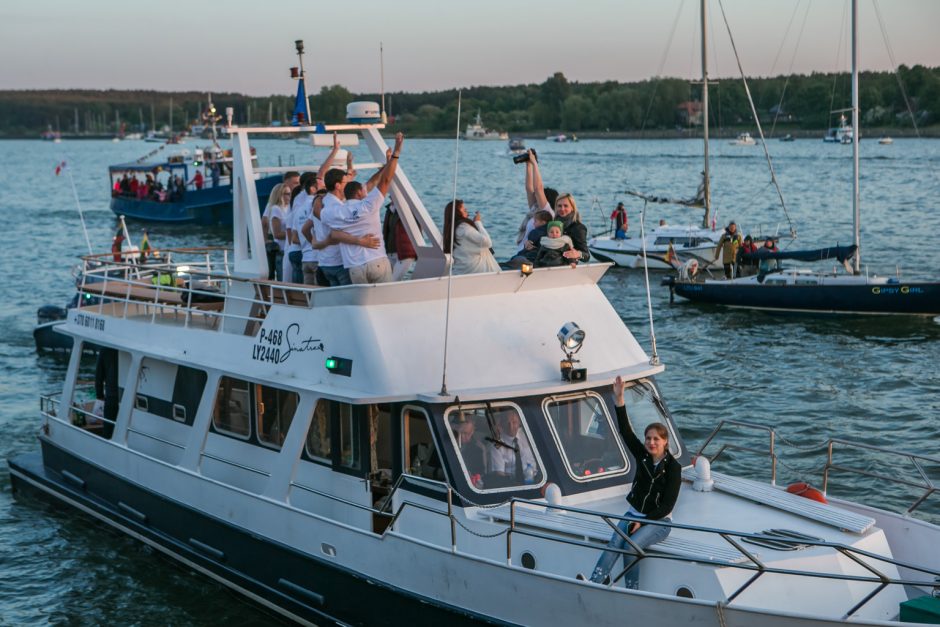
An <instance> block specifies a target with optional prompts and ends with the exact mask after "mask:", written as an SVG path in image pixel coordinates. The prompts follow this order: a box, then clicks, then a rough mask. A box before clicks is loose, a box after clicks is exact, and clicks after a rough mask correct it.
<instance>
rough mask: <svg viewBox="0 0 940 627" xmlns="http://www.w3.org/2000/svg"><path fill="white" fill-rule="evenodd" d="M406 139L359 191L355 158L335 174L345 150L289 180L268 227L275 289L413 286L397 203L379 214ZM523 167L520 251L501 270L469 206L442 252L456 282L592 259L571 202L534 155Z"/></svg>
mask: <svg viewBox="0 0 940 627" xmlns="http://www.w3.org/2000/svg"><path fill="white" fill-rule="evenodd" d="M403 141H404V139H403V137H402V136H401V134H400V133H399V134H398V135H396V138H395V147H394V148H393V149H389V151H388V152H387V154H386V163H385V164H384V165H383V166H382V167H381V168H379V170H378V171H377V172H376V173H375V175H373V176H372V178H370V179H369V180H368V181H366V182H364V183H360V182H359V181H356V180H355V178H356V170H355V169H354V167H353V159H352V155H351V154H349V153H347V157H346V164H345V168H338V167H334V163H333V162H334V160H335V159H336V157H337V154H338V153H339V148H340V145H339V140H338V139H337V138H336V137H335V136H334V141H333V149H332V150H331V152H330V154H329V155H328V156H327V158H326V159H325V161H324V162H323V164H322V165H321V166H320V169H319V170H318V171H317V172H315V173H314V172H306V173H304V174H301V173H299V172H287V173H286V174H285V175H284V179H283V182H282V183H281V184H279V185H276V186H275V187H274V189H273V190H272V191H271V195H270V197H269V198H268V203H267V206H266V208H265V211H264V214H263V216H262V219H261V222H262V227H263V229H264V233H265V236H266V238H267V241H266V251H267V255H268V267H269V277H268V278H269V279H276V280H279V281H288V282H292V283H302V284H306V285H319V286H336V285H350V284H358V283H385V282H388V281H399V280H402V279H403V278H406V276H407V274H408V272H409V270H410V269H411V268H412V267H413V265H414V262H415V261H416V259H417V254H416V252H415V248H414V244H413V242H412V241H411V239H410V238H409V236H408V233H407V231H406V230H405V228H404V224H403V222H402V220H401V218H400V216H399V215H398V208H397V207H396V206H395V203H394V201H393V202H391V203H389V204H388V205H387V209H388V211H387V212H386V214H385V217H384V220H382V219H381V213H380V211H381V207H382V205H383V204H384V203H385V196H386V195H387V194H388V192H389V188H390V186H391V182H392V179H393V178H394V175H395V171H396V167H397V159H398V157H399V155H400V153H401V148H402V144H403ZM529 156H530V158H529V160H528V161H527V162H526V199H527V202H528V212H527V213H526V216H525V218H524V219H523V222H522V224H521V225H520V227H519V233H518V237H517V239H516V243H517V244H518V246H519V249H518V251H517V252H516V253H515V254H514V255H513V257H512V258H511V259H510V260H509V261H507V262H504V263H502V264H500V263H499V262H498V261H497V260H496V258H495V256H494V254H493V250H492V247H493V240H492V238H491V237H490V235H489V233H487V231H486V228H485V227H484V226H483V217H482V216H481V214H480V212H479V211H477V212H475V213H474V214H473V217H472V218H471V217H470V210H469V209H468V208H467V206H466V203H464V201H463V200H456V201H452V202H450V203H448V204H447V206H446V207H445V210H444V233H443V237H444V242H443V245H444V252H445V253H446V254H448V255H450V263H451V264H452V271H453V273H454V274H472V273H478V272H498V271H500V270H501V269H504V268H514V269H518V268H520V267H522V265H523V264H529V265H531V266H534V267H549V266H561V265H571V266H575V265H576V264H578V263H580V262H585V261H587V260H588V259H590V253H589V251H588V247H587V239H588V238H587V227H585V226H584V224H582V222H581V217H580V214H579V213H578V209H577V205H576V203H575V200H574V198H573V197H572V196H571V194H558V192H556V191H555V190H553V189H551V188H546V187H544V185H543V183H542V176H541V173H540V171H539V166H538V161H537V159H536V157H535V154H534V152H533V151H530V153H529Z"/></svg>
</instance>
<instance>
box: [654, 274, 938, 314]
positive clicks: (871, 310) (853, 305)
mask: <svg viewBox="0 0 940 627" xmlns="http://www.w3.org/2000/svg"><path fill="white" fill-rule="evenodd" d="M671 289H672V290H673V291H674V292H675V293H676V294H678V295H679V296H681V297H682V298H686V299H688V300H691V301H695V302H699V303H708V304H713V305H726V306H728V307H739V308H746V309H767V310H775V311H796V312H813V313H832V314H884V315H897V314H901V315H920V316H937V315H940V283H920V282H903V283H892V284H887V285H761V284H754V283H751V284H734V283H730V282H729V283H724V282H721V281H706V282H704V283H689V282H684V281H674V282H673V283H672V285H671Z"/></svg>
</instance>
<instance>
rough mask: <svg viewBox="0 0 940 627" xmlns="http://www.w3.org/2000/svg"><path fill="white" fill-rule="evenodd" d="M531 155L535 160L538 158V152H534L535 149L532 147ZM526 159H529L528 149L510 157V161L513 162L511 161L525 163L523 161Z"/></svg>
mask: <svg viewBox="0 0 940 627" xmlns="http://www.w3.org/2000/svg"><path fill="white" fill-rule="evenodd" d="M532 156H533V157H535V160H536V161H538V160H539V156H538V154H537V153H536V152H535V149H534V148H533V149H532ZM528 160H529V152H528V151H526V152H524V153H522V154H521V155H516V156H515V157H513V158H512V162H513V163H525V162H526V161H528ZM503 163H505V161H504V162H503Z"/></svg>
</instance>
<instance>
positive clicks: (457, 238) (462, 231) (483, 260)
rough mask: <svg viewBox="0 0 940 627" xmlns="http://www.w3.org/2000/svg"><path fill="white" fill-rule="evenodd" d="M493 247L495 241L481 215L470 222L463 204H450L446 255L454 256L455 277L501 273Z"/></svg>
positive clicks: (459, 202) (445, 228) (460, 202)
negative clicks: (481, 273) (484, 224)
mask: <svg viewBox="0 0 940 627" xmlns="http://www.w3.org/2000/svg"><path fill="white" fill-rule="evenodd" d="M452 237H453V245H451V238H452ZM492 245H493V240H491V239H490V235H489V233H487V232H486V229H485V228H483V218H482V217H481V216H480V212H479V211H478V212H477V213H476V215H474V216H473V220H471V219H470V217H469V214H468V213H467V208H466V207H465V206H464V204H463V201H462V200H457V201H456V202H449V203H447V207H446V208H445V209H444V252H445V253H447V254H450V255H451V259H452V263H453V268H454V274H474V273H476V272H498V271H499V263H497V261H496V258H495V257H493V252H492V251H491V250H490V247H491V246H492Z"/></svg>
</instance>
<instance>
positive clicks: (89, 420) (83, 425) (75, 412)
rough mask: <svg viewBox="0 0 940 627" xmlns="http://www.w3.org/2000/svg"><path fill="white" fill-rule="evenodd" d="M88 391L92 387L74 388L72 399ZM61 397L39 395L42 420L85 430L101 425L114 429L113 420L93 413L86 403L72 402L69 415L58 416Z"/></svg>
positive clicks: (56, 394)
mask: <svg viewBox="0 0 940 627" xmlns="http://www.w3.org/2000/svg"><path fill="white" fill-rule="evenodd" d="M90 390H91V391H93V390H94V385H81V386H76V387H75V393H74V395H73V398H78V397H79V395H81V394H87V392H88V391H90ZM61 397H62V393H61V392H55V393H52V394H41V395H40V396H39V413H40V414H41V415H42V416H43V418H45V419H47V420H56V421H58V422H63V423H66V424H70V425H72V426H74V427H78V428H80V429H86V430H89V429H94V428H96V427H100V426H101V425H103V424H109V425H111V429H112V430H113V429H114V426H115V424H116V423H115V421H114V420H109V419H108V418H105V417H104V416H101V415H99V414H96V413H94V412H93V411H92V410H91V409H89V408H88V407H87V403H80V402H76V401H74V400H73V401H72V403H71V405H70V407H69V414H68V415H67V416H64V417H63V416H60V415H59V411H60V409H59V408H60V406H61V405H62V398H61Z"/></svg>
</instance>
